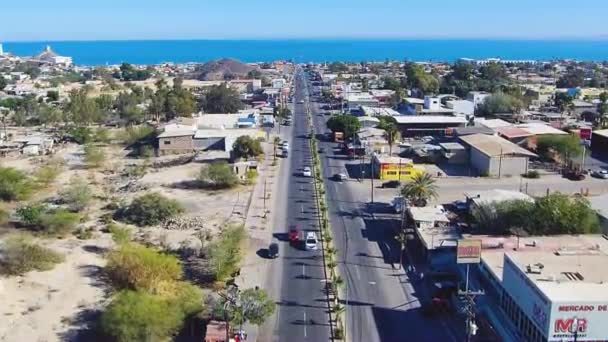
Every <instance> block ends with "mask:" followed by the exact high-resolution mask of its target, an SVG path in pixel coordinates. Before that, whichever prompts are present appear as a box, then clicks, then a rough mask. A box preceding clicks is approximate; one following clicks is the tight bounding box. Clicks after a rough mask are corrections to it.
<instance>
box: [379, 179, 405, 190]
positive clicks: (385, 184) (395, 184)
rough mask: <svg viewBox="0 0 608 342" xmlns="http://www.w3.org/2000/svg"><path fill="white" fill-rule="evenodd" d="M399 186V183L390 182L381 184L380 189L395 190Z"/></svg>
mask: <svg viewBox="0 0 608 342" xmlns="http://www.w3.org/2000/svg"><path fill="white" fill-rule="evenodd" d="M400 186H401V182H400V181H398V180H390V181H388V182H384V183H382V188H390V189H395V188H398V187H400Z"/></svg>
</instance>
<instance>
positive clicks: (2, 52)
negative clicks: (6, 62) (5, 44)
mask: <svg viewBox="0 0 608 342" xmlns="http://www.w3.org/2000/svg"><path fill="white" fill-rule="evenodd" d="M2 55H4V50H3V49H2V43H0V56H2Z"/></svg>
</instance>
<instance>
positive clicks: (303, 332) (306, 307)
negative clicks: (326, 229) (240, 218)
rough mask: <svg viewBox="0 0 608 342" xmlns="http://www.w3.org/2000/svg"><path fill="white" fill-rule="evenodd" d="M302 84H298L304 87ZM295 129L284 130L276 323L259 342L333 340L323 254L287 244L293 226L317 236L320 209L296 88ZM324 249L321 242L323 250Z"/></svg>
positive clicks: (273, 271)
mask: <svg viewBox="0 0 608 342" xmlns="http://www.w3.org/2000/svg"><path fill="white" fill-rule="evenodd" d="M302 82H303V81H299V82H298V84H297V85H303V83H302ZM296 89H297V91H296V96H295V100H296V101H295V108H294V109H295V110H294V115H293V126H292V127H291V128H287V127H286V126H283V128H282V130H283V133H284V136H286V137H287V140H288V141H289V145H290V146H289V152H290V153H289V160H287V161H286V162H284V163H283V165H282V166H281V170H280V175H279V179H277V180H276V181H277V182H279V184H280V186H279V189H280V191H279V193H277V194H272V197H273V198H274V201H275V206H274V210H275V219H274V235H275V237H276V239H277V240H278V241H279V244H280V257H279V258H277V259H275V260H273V263H272V265H271V266H270V268H269V273H268V275H267V276H268V280H267V285H266V288H267V289H268V291H269V292H270V294H271V295H272V296H273V298H275V300H276V302H277V304H278V306H277V312H276V314H275V315H274V317H273V318H271V319H269V320H268V322H267V324H265V325H264V326H262V327H261V329H260V333H259V335H258V341H260V342H266V341H313V342H323V341H329V340H330V328H329V316H328V314H327V310H328V307H327V300H326V295H325V292H324V290H323V289H324V284H325V274H324V271H323V267H322V257H321V251H320V250H318V251H304V250H302V248H301V246H290V244H289V243H288V242H286V241H285V240H286V238H287V236H286V232H287V230H288V227H289V226H290V225H293V224H297V225H298V226H299V227H300V229H303V230H314V231H317V235H318V228H319V227H318V221H317V215H318V212H317V209H316V207H315V205H314V203H315V202H314V198H313V196H314V193H313V186H312V178H308V177H302V176H301V172H302V169H303V168H304V167H305V166H311V160H310V157H311V156H310V149H309V145H308V144H309V142H308V138H307V134H308V129H307V119H306V107H305V105H304V104H299V103H298V102H299V101H300V100H304V99H305V96H306V94H305V92H304V91H302V89H299V87H298V86H296ZM320 248H321V245H320V243H319V249H320Z"/></svg>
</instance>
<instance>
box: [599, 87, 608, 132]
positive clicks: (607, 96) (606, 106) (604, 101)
mask: <svg viewBox="0 0 608 342" xmlns="http://www.w3.org/2000/svg"><path fill="white" fill-rule="evenodd" d="M597 113H598V114H599V118H598V124H599V126H600V128H605V127H606V126H607V125H608V117H607V114H608V93H607V92H602V93H601V94H600V103H599V105H598V106H597Z"/></svg>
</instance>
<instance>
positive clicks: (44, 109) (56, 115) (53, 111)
mask: <svg viewBox="0 0 608 342" xmlns="http://www.w3.org/2000/svg"><path fill="white" fill-rule="evenodd" d="M38 120H39V121H40V123H41V124H43V125H45V126H46V125H55V124H57V123H59V122H62V121H64V114H63V112H62V111H61V110H60V109H59V108H57V107H54V106H49V105H42V106H40V109H39V110H38Z"/></svg>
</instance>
